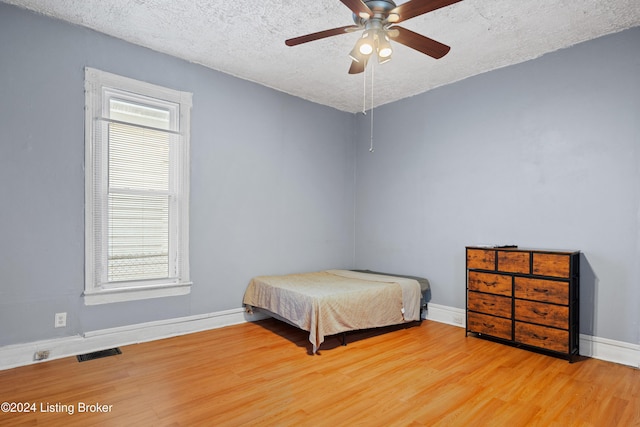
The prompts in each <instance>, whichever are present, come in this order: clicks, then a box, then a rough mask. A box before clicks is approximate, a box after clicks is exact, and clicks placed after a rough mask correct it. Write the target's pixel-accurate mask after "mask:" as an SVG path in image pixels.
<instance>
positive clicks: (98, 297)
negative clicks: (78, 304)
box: [83, 282, 191, 305]
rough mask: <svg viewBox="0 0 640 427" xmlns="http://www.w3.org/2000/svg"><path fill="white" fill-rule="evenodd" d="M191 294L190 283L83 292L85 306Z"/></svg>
mask: <svg viewBox="0 0 640 427" xmlns="http://www.w3.org/2000/svg"><path fill="white" fill-rule="evenodd" d="M190 292H191V282H187V283H180V284H171V285H163V286H153V287H138V288H117V289H101V290H96V291H91V292H88V291H85V292H84V294H83V297H84V304H85V305H99V304H110V303H114V302H126V301H137V300H143V299H151V298H162V297H173V296H180V295H187V294H189V293H190Z"/></svg>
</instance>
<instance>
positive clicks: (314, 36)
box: [284, 25, 360, 46]
mask: <svg viewBox="0 0 640 427" xmlns="http://www.w3.org/2000/svg"><path fill="white" fill-rule="evenodd" d="M359 28H360V27H358V26H357V25H347V26H344V27H339V28H332V29H330V30H324V31H318V32H317V33H311V34H307V35H304V36H300V37H294V38H292V39H289V40H285V42H284V43H285V44H286V45H287V46H296V45H299V44H302V43H307V42H312V41H314V40H319V39H324V38H326V37H331V36H337V35H339V34H346V33H348V32H350V31H351V30H357V29H359Z"/></svg>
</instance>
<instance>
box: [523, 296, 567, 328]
mask: <svg viewBox="0 0 640 427" xmlns="http://www.w3.org/2000/svg"><path fill="white" fill-rule="evenodd" d="M515 318H516V320H522V321H524V322H531V323H539V324H541V325H549V326H554V327H556V328H563V329H567V328H568V327H569V326H568V325H569V307H566V306H561V305H553V304H546V303H544V302H534V301H523V300H518V299H517V300H516V316H515Z"/></svg>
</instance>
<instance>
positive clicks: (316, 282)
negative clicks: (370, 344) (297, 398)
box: [243, 270, 420, 353]
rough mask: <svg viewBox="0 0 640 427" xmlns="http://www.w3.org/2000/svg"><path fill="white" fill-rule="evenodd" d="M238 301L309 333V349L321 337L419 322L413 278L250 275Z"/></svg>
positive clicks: (325, 273) (331, 272)
mask: <svg viewBox="0 0 640 427" xmlns="http://www.w3.org/2000/svg"><path fill="white" fill-rule="evenodd" d="M243 303H244V304H245V305H247V306H251V307H260V308H264V309H267V310H269V311H271V312H272V313H275V314H277V315H279V316H281V317H282V318H284V319H286V320H287V321H289V322H291V323H292V324H294V325H296V326H297V327H299V328H301V329H304V330H305V331H309V341H310V342H311V344H312V345H313V352H314V353H315V352H316V351H317V350H318V347H319V346H320V344H322V342H323V341H324V337H325V336H329V335H333V334H337V333H340V332H346V331H352V330H357V329H367V328H374V327H380V326H389V325H396V324H399V323H403V322H409V321H414V320H420V285H419V284H418V282H417V281H416V280H413V279H405V278H401V277H392V276H383V275H378V274H368V273H359V272H354V271H348V270H326V271H319V272H315V273H302V274H289V275H285V276H259V277H254V278H253V279H251V282H250V283H249V286H248V287H247V290H246V292H245V295H244V299H243Z"/></svg>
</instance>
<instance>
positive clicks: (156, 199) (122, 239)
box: [103, 100, 179, 282]
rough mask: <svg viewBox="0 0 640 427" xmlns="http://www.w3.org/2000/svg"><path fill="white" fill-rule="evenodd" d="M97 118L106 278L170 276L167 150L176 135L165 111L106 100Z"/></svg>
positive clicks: (172, 200)
mask: <svg viewBox="0 0 640 427" xmlns="http://www.w3.org/2000/svg"><path fill="white" fill-rule="evenodd" d="M110 116H111V118H110V119H106V120H103V126H104V127H106V136H107V138H106V139H107V141H108V173H107V181H108V197H107V206H106V207H107V215H106V221H107V242H105V243H106V255H107V281H108V282H123V281H139V280H151V279H164V278H170V277H172V276H174V275H175V271H174V269H173V268H172V264H173V263H172V261H171V259H170V246H171V241H170V237H171V232H170V226H171V223H170V220H169V218H170V211H171V209H172V205H174V204H175V191H174V189H173V188H172V179H171V178H172V177H171V165H170V160H171V157H170V154H171V150H172V144H176V143H177V138H179V135H177V134H176V133H174V132H171V130H170V123H169V120H170V114H169V112H168V111H163V110H160V109H156V108H153V107H150V106H141V105H137V104H132V103H127V102H125V101H122V100H111V101H110Z"/></svg>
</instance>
